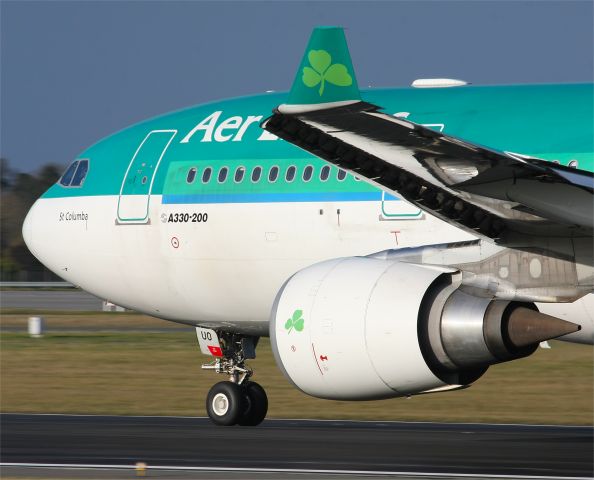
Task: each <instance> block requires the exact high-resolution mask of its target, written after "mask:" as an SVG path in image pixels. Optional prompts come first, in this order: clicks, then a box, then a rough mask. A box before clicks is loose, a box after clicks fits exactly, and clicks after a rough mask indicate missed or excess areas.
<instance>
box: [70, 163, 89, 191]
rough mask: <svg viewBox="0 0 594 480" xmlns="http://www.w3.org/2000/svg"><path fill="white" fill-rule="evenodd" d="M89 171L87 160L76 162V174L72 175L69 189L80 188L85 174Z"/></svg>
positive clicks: (85, 176)
mask: <svg viewBox="0 0 594 480" xmlns="http://www.w3.org/2000/svg"><path fill="white" fill-rule="evenodd" d="M88 171H89V161H88V160H80V161H79V162H78V168H77V169H76V173H75V174H74V178H73V179H72V182H71V183H70V186H71V187H82V184H83V182H84V181H85V178H87V172H88Z"/></svg>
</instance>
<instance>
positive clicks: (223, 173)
mask: <svg viewBox="0 0 594 480" xmlns="http://www.w3.org/2000/svg"><path fill="white" fill-rule="evenodd" d="M228 172H229V169H228V168H227V167H221V169H220V170H219V183H225V180H227V173H228Z"/></svg>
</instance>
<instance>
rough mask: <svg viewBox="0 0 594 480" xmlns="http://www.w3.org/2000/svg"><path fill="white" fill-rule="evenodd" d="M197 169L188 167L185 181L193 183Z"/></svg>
mask: <svg viewBox="0 0 594 480" xmlns="http://www.w3.org/2000/svg"><path fill="white" fill-rule="evenodd" d="M197 171H198V170H197V169H196V167H192V168H190V170H188V176H187V177H186V182H187V183H194V180H196V172H197Z"/></svg>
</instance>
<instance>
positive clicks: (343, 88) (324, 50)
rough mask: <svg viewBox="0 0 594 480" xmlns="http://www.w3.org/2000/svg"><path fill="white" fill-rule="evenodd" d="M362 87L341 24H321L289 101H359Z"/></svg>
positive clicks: (309, 45) (309, 103)
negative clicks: (334, 25) (356, 75)
mask: <svg viewBox="0 0 594 480" xmlns="http://www.w3.org/2000/svg"><path fill="white" fill-rule="evenodd" d="M359 100H361V96H360V94H359V87H358V86H357V79H356V78H355V71H354V69H353V63H352V62H351V56H350V54H349V49H348V47H347V43H346V38H345V36H344V30H343V29H342V28H340V27H317V28H315V29H314V31H313V32H312V34H311V37H310V39H309V43H308V44H307V49H306V50H305V54H304V55H303V60H301V65H300V66H299V70H297V75H296V76H295V81H294V82H293V86H292V88H291V93H290V94H289V100H288V102H287V103H288V104H289V105H304V106H305V105H316V104H325V103H334V102H349V101H359Z"/></svg>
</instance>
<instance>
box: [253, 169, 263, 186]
mask: <svg viewBox="0 0 594 480" xmlns="http://www.w3.org/2000/svg"><path fill="white" fill-rule="evenodd" d="M261 176H262V167H254V169H253V170H252V182H254V183H256V182H259V181H260V177H261Z"/></svg>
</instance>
